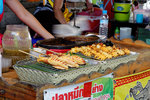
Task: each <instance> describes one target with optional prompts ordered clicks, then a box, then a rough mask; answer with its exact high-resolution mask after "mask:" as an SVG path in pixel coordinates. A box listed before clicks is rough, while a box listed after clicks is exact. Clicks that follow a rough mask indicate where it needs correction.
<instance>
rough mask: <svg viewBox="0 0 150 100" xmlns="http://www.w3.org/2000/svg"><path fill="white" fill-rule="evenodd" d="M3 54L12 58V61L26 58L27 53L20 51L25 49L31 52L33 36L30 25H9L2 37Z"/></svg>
mask: <svg viewBox="0 0 150 100" xmlns="http://www.w3.org/2000/svg"><path fill="white" fill-rule="evenodd" d="M2 47H3V56H5V57H8V58H12V63H13V64H15V63H16V61H18V60H21V59H25V58H26V57H27V55H26V54H24V53H21V52H19V51H18V50H23V51H25V52H29V51H30V48H31V36H30V33H29V31H28V26H25V25H7V26H6V31H5V32H4V35H3V38H2Z"/></svg>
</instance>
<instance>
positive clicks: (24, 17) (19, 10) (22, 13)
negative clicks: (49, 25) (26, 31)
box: [6, 0, 54, 39]
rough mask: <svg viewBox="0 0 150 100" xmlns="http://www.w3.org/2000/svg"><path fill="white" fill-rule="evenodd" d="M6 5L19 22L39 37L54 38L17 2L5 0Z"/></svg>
mask: <svg viewBox="0 0 150 100" xmlns="http://www.w3.org/2000/svg"><path fill="white" fill-rule="evenodd" d="M6 5H7V6H8V7H9V8H10V9H11V10H12V11H13V12H14V13H15V14H16V15H17V16H18V18H19V19H20V20H21V21H23V22H24V23H25V24H27V25H28V26H29V27H30V28H31V29H33V30H34V31H35V32H36V33H38V34H39V35H40V36H42V37H43V38H45V39H48V38H54V36H53V35H51V34H50V33H49V32H48V31H47V30H46V29H45V28H44V27H43V26H42V25H41V24H40V23H39V21H38V20H37V19H36V18H35V17H34V16H33V15H32V14H31V13H30V12H28V11H27V10H26V9H25V8H24V7H23V5H22V4H21V3H20V2H19V1H18V0H6Z"/></svg>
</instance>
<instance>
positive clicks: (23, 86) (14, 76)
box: [0, 38, 150, 100]
mask: <svg viewBox="0 0 150 100" xmlns="http://www.w3.org/2000/svg"><path fill="white" fill-rule="evenodd" d="M110 40H111V41H112V43H113V44H114V45H116V46H119V47H121V48H124V47H126V48H128V49H129V50H130V51H133V52H134V53H133V55H131V56H130V55H128V56H123V57H119V58H118V59H119V61H118V62H117V60H118V59H117V60H116V59H112V60H108V61H107V63H104V62H103V63H101V64H97V63H95V62H93V61H95V60H93V61H92V63H91V64H89V65H87V66H86V67H83V68H82V67H81V68H77V69H75V70H71V71H70V70H69V71H66V72H63V73H66V74H63V73H59V74H58V73H56V72H55V74H53V77H51V78H50V76H51V73H46V74H45V72H44V73H42V71H37V70H36V71H35V70H33V69H32V70H27V69H25V68H23V67H22V68H21V67H20V68H19V67H17V66H16V67H14V69H15V70H14V69H11V70H10V71H9V72H7V73H3V77H2V78H1V80H0V81H1V82H0V97H1V98H2V99H6V100H7V99H16V100H22V99H25V100H27V99H29V100H42V99H43V98H44V99H45V100H46V96H47V95H48V94H49V93H51V92H52V93H53V94H54V95H53V96H52V97H53V98H51V99H54V100H55V99H56V100H57V99H61V98H62V95H60V94H61V93H64V94H65V93H71V91H72V89H73V90H74V89H77V87H78V86H79V87H80V89H82V88H86V89H85V90H86V91H85V93H86V92H87V91H88V90H89V91H90V90H91V89H92V90H93V88H94V87H96V86H97V85H98V86H104V87H105V88H103V90H105V89H106V87H107V90H109V91H106V90H105V91H102V90H101V89H100V90H101V91H100V90H99V91H97V92H98V93H99V96H98V95H97V96H95V95H94V93H95V92H92V93H93V94H92V93H91V92H90V96H89V94H88V93H87V94H85V93H83V95H82V96H83V97H86V96H87V97H91V98H92V97H95V98H97V99H98V98H99V99H100V98H104V97H105V98H107V99H108V100H112V99H114V100H118V98H126V99H133V98H134V97H136V96H135V94H134V93H133V92H132V91H130V92H131V93H132V94H133V95H134V96H131V95H129V94H124V95H125V96H124V95H122V94H121V93H122V92H121V91H119V92H118V90H121V89H122V88H121V86H122V87H124V85H125V84H127V85H128V84H129V85H128V87H127V88H128V90H125V89H123V90H125V91H127V92H124V93H129V92H128V91H129V90H130V88H132V89H134V87H135V86H136V83H138V82H140V84H142V85H143V88H144V87H146V86H147V85H146V84H148V82H149V76H150V75H149V72H150V71H149V68H150V67H149V60H148V59H149V57H150V56H149V53H150V52H149V49H150V46H149V45H147V44H145V45H143V44H142V45H141V44H137V43H136V42H131V43H130V42H126V40H121V41H117V40H114V39H113V38H110ZM121 59H122V60H121ZM23 61H24V62H23V63H29V61H26V60H23ZM17 64H18V65H19V64H22V62H21V61H20V62H19V63H17ZM107 64H109V65H107ZM93 65H94V66H93ZM108 66H109V67H108ZM34 71H35V72H34ZM19 73H20V74H19ZM110 74H113V78H112V77H107V78H106V77H103V78H102V76H105V75H110ZM134 74H135V75H134ZM43 75H44V76H43ZM63 75H64V76H63ZM65 75H66V76H65ZM61 76H63V77H61ZM69 76H70V77H71V78H70V77H69ZM136 76H137V77H136ZM129 77H130V79H131V80H132V81H128V82H126V81H127V80H128V78H129ZM48 78H49V79H48ZM134 78H136V79H134ZM145 78H146V79H145ZM64 79H65V80H64ZM125 79H126V81H125ZM142 79H143V80H142ZM123 80H124V81H123ZM104 81H105V82H104ZM121 81H122V82H124V84H123V83H118V82H121ZM144 81H145V83H142V82H144ZM97 82H99V84H98V83H97ZM132 82H134V84H132V85H130V84H131V83H132ZM95 83H97V85H89V84H95ZM118 84H120V85H118ZM144 85H145V86H144ZM90 86H91V88H90ZM87 87H88V88H87ZM112 88H113V89H112ZM78 89H79V88H78ZM92 90H91V91H92ZM45 91H46V92H45ZM49 91H51V92H49ZM58 91H59V92H58ZM60 91H61V92H60ZM62 91H65V92H62ZM143 91H144V90H143ZM45 93H46V94H47V95H46V94H45ZM56 94H57V95H56ZM102 94H103V95H102ZM64 98H65V97H64ZM49 99H50V98H49ZM70 99H73V98H72V97H70ZM74 99H75V98H74ZM85 99H86V98H85ZM93 99H94V98H93ZM95 100H96V99H95Z"/></svg>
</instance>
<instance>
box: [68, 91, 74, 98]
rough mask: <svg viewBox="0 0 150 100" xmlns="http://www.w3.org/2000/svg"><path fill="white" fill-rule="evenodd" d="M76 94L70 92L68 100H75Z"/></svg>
mask: <svg viewBox="0 0 150 100" xmlns="http://www.w3.org/2000/svg"><path fill="white" fill-rule="evenodd" d="M73 93H74V92H69V93H68V100H72V99H74V98H73V97H74V94H73Z"/></svg>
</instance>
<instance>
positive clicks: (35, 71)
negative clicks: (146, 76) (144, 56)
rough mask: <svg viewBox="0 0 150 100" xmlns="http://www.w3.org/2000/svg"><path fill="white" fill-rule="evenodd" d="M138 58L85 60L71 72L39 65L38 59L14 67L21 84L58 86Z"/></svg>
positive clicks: (127, 56) (70, 70) (133, 56)
mask: <svg viewBox="0 0 150 100" xmlns="http://www.w3.org/2000/svg"><path fill="white" fill-rule="evenodd" d="M137 57H138V54H137V53H132V54H130V55H126V56H122V57H118V58H114V59H111V60H106V61H98V60H92V59H85V60H86V62H87V64H86V65H83V66H80V67H79V68H69V70H58V69H55V68H53V67H52V66H51V65H48V64H45V63H38V62H37V61H36V59H26V60H22V61H19V62H18V63H17V64H15V65H14V66H13V68H14V69H15V70H16V73H17V74H18V76H19V79H20V81H21V82H25V83H29V84H33V85H43V84H47V83H51V84H54V85H58V84H60V83H61V82H63V81H68V82H70V83H71V82H74V80H76V79H77V78H78V77H80V76H82V75H85V74H86V75H90V74H91V73H93V72H100V73H103V72H105V70H106V69H107V68H111V69H114V68H115V67H117V66H118V65H119V64H121V63H127V62H129V61H135V60H136V58H137Z"/></svg>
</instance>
